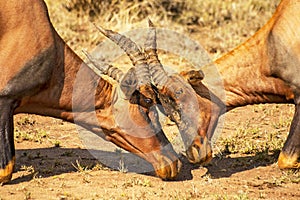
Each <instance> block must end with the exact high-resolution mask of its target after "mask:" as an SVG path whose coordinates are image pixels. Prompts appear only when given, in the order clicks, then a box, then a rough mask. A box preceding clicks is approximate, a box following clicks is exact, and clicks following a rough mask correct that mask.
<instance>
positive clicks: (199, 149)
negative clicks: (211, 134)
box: [186, 136, 212, 165]
mask: <svg viewBox="0 0 300 200" xmlns="http://www.w3.org/2000/svg"><path fill="white" fill-rule="evenodd" d="M186 156H187V159H188V160H189V162H190V163H192V164H201V165H205V164H207V163H209V162H210V161H211V160H212V150H211V146H210V144H209V143H208V141H207V138H206V137H205V138H204V139H203V138H200V136H197V138H196V139H195V140H194V142H193V143H192V145H191V146H190V147H189V148H188V150H187V151H186Z"/></svg>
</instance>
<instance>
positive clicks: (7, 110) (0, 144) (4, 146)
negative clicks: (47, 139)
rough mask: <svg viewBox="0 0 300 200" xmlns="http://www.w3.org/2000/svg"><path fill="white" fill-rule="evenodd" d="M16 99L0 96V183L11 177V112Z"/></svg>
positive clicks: (12, 134) (12, 133) (13, 159)
mask: <svg viewBox="0 0 300 200" xmlns="http://www.w3.org/2000/svg"><path fill="white" fill-rule="evenodd" d="M16 106H17V101H14V100H11V99H5V98H0V112H1V113H0V183H5V182H8V181H9V180H10V179H11V176H12V173H13V168H14V164H15V146H14V127H13V112H14V109H15V107H16Z"/></svg>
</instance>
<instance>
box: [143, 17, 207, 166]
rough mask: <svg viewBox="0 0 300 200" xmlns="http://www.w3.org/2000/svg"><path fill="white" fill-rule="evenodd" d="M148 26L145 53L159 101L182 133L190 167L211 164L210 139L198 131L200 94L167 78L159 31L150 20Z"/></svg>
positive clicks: (177, 78) (178, 79) (179, 80)
mask: <svg viewBox="0 0 300 200" xmlns="http://www.w3.org/2000/svg"><path fill="white" fill-rule="evenodd" d="M149 26H150V27H149V33H148V39H147V42H146V44H145V53H146V54H147V55H148V65H149V70H150V73H151V77H152V79H153V82H154V85H155V86H156V87H157V90H158V99H159V101H160V103H161V105H162V107H163V110H164V112H165V114H166V115H168V116H169V117H170V119H171V120H172V121H174V122H175V123H176V125H177V127H178V129H179V132H180V134H181V137H182V140H183V142H184V145H185V148H186V155H187V158H188V160H189V161H190V162H191V163H199V162H201V163H206V162H209V161H210V159H211V158H212V151H211V146H210V144H209V142H208V139H207V138H206V136H205V134H203V132H202V131H201V129H200V128H199V124H201V122H199V119H200V118H199V117H198V114H199V113H204V112H201V111H200V109H201V108H200V107H199V104H198V99H197V98H198V97H197V94H196V93H195V91H194V90H193V88H192V87H191V86H190V85H189V84H187V83H186V81H185V80H184V79H183V78H182V77H181V76H180V75H177V74H172V75H168V73H167V72H166V71H165V70H164V68H163V65H162V64H161V62H160V60H159V58H158V55H157V44H156V29H155V27H154V25H153V23H152V22H151V21H150V20H149ZM200 75H201V73H200ZM202 75H203V74H202ZM200 78H203V76H202V77H200Z"/></svg>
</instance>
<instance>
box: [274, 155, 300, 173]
mask: <svg viewBox="0 0 300 200" xmlns="http://www.w3.org/2000/svg"><path fill="white" fill-rule="evenodd" d="M278 167H279V168H280V169H299V168H300V163H299V162H298V155H292V156H290V155H287V154H286V153H284V152H281V153H280V155H279V158H278Z"/></svg>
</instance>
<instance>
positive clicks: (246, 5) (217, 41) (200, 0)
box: [46, 0, 279, 57]
mask: <svg viewBox="0 0 300 200" xmlns="http://www.w3.org/2000/svg"><path fill="white" fill-rule="evenodd" d="M46 3H47V5H48V9H49V12H50V18H51V20H52V23H53V24H54V26H55V28H56V30H57V31H58V32H59V34H60V35H61V36H62V37H63V38H64V40H65V41H66V42H67V43H68V44H69V45H70V46H71V47H72V48H73V49H74V50H75V51H77V53H79V54H80V55H81V49H83V48H85V49H92V48H94V47H95V46H96V45H97V43H98V42H99V41H101V40H102V36H101V35H100V34H99V33H98V32H97V30H95V28H94V27H93V25H92V23H91V22H95V23H96V24H99V25H101V26H103V27H106V28H108V29H113V30H116V31H120V32H124V31H129V30H132V29H134V28H138V27H145V26H146V24H147V23H146V20H147V18H148V17H149V18H151V20H152V21H153V22H154V23H155V24H156V25H157V26H158V27H160V28H167V29H171V30H176V31H178V32H181V33H184V34H188V36H190V37H192V38H193V39H195V40H198V41H199V42H200V43H201V44H202V45H203V46H204V48H205V49H206V50H207V51H208V52H209V53H210V54H211V55H212V57H218V56H220V54H222V53H224V52H227V51H228V50H230V49H231V48H233V47H234V46H236V45H238V44H239V43H241V42H242V41H244V40H245V39H246V38H248V37H250V36H251V35H252V34H254V33H255V31H257V30H258V29H259V28H260V27H261V26H262V25H263V24H265V22H266V21H267V20H268V19H269V18H270V17H271V15H272V13H273V12H274V10H275V8H276V6H277V4H278V3H279V0H248V1H245V0H222V1H220V0H173V1H169V0H56V1H50V0H46Z"/></svg>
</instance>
